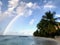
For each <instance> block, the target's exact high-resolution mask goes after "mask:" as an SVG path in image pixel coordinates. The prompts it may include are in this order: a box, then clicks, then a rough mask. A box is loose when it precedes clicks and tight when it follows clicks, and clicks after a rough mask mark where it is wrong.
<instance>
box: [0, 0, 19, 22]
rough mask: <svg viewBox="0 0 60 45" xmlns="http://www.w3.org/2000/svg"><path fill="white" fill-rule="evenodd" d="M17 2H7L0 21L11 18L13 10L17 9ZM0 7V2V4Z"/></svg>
mask: <svg viewBox="0 0 60 45" xmlns="http://www.w3.org/2000/svg"><path fill="white" fill-rule="evenodd" d="M18 2H19V0H9V1H8V8H7V10H6V11H5V12H1V14H0V21H2V20H4V19H5V18H7V17H9V16H10V15H11V16H13V13H15V12H14V9H15V8H16V7H17V5H18ZM0 5H2V4H1V2H0Z"/></svg>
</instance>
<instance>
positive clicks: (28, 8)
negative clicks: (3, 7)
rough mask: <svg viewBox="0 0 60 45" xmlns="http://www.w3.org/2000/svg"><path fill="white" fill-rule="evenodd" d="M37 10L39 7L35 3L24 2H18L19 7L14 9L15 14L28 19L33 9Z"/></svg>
mask: <svg viewBox="0 0 60 45" xmlns="http://www.w3.org/2000/svg"><path fill="white" fill-rule="evenodd" d="M37 8H38V9H39V6H38V5H37V3H32V2H29V3H26V2H20V4H19V6H18V7H17V8H16V14H17V15H20V14H21V13H22V14H23V16H25V17H28V16H31V15H32V12H33V9H37Z"/></svg>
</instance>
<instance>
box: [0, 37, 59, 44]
mask: <svg viewBox="0 0 60 45" xmlns="http://www.w3.org/2000/svg"><path fill="white" fill-rule="evenodd" d="M0 45H59V44H58V42H57V41H55V40H52V39H47V38H42V37H29V36H0Z"/></svg>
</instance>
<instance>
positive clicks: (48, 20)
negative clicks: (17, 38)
mask: <svg viewBox="0 0 60 45" xmlns="http://www.w3.org/2000/svg"><path fill="white" fill-rule="evenodd" d="M56 27H57V22H56V18H55V12H53V13H52V12H51V11H49V12H46V13H45V15H43V16H42V19H41V21H40V22H39V23H38V24H37V31H35V32H34V36H36V35H37V34H38V35H37V36H42V37H52V38H54V36H55V35H56V31H57V29H56ZM38 32H39V33H38Z"/></svg>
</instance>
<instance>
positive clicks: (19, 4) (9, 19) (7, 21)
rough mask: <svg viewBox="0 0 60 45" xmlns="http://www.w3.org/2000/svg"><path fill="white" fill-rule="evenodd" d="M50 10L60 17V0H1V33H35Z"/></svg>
mask: <svg viewBox="0 0 60 45" xmlns="http://www.w3.org/2000/svg"><path fill="white" fill-rule="evenodd" d="M49 10H50V11H52V12H53V11H55V12H56V17H60V0H0V35H33V32H34V31H36V29H37V27H36V26H37V24H38V22H39V21H40V20H41V18H42V16H43V15H44V13H45V12H46V11H49Z"/></svg>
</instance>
